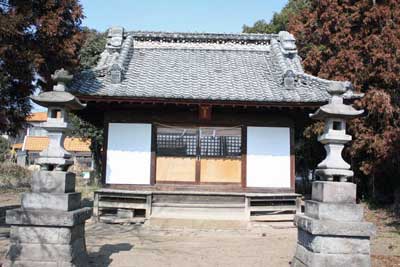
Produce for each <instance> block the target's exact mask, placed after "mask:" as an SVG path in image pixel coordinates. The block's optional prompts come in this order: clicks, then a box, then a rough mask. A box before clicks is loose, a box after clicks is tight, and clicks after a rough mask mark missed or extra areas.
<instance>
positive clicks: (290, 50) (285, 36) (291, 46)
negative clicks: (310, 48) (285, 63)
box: [278, 31, 297, 54]
mask: <svg viewBox="0 0 400 267" xmlns="http://www.w3.org/2000/svg"><path fill="white" fill-rule="evenodd" d="M278 36H279V42H280V43H281V47H282V52H283V53H284V54H297V47H296V39H295V38H294V36H293V34H290V33H289V32H287V31H280V32H279V34H278Z"/></svg>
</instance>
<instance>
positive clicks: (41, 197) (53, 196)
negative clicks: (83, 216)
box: [21, 192, 81, 211]
mask: <svg viewBox="0 0 400 267" xmlns="http://www.w3.org/2000/svg"><path fill="white" fill-rule="evenodd" d="M21 205H22V207H23V208H24V209H46V210H59V211H71V210H76V209H79V208H80V207H81V193H76V192H74V193H34V192H32V193H23V194H21Z"/></svg>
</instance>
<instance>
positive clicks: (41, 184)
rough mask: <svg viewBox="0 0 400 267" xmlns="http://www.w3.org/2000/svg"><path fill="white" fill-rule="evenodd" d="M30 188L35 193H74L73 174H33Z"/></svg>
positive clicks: (41, 172)
mask: <svg viewBox="0 0 400 267" xmlns="http://www.w3.org/2000/svg"><path fill="white" fill-rule="evenodd" d="M31 188H32V192H35V193H71V192H75V174H74V173H72V172H62V171H38V172H34V173H33V176H32V182H31Z"/></svg>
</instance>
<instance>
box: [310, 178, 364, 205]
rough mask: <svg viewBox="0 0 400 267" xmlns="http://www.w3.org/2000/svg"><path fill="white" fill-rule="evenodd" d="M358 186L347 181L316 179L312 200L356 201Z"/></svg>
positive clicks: (313, 185)
mask: <svg viewBox="0 0 400 267" xmlns="http://www.w3.org/2000/svg"><path fill="white" fill-rule="evenodd" d="M356 192H357V186H356V184H353V183H347V182H328V181H315V182H313V183H312V197H311V198H312V200H315V201H320V202H334V203H356Z"/></svg>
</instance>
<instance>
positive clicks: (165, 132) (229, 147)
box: [156, 127, 242, 158]
mask: <svg viewBox="0 0 400 267" xmlns="http://www.w3.org/2000/svg"><path fill="white" fill-rule="evenodd" d="M156 151H157V155H158V156H180V157H184V156H203V157H219V158H224V157H225V158H229V157H239V156H241V154H242V137H241V129H240V128H221V127H214V128H188V129H184V128H157V148H156Z"/></svg>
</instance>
